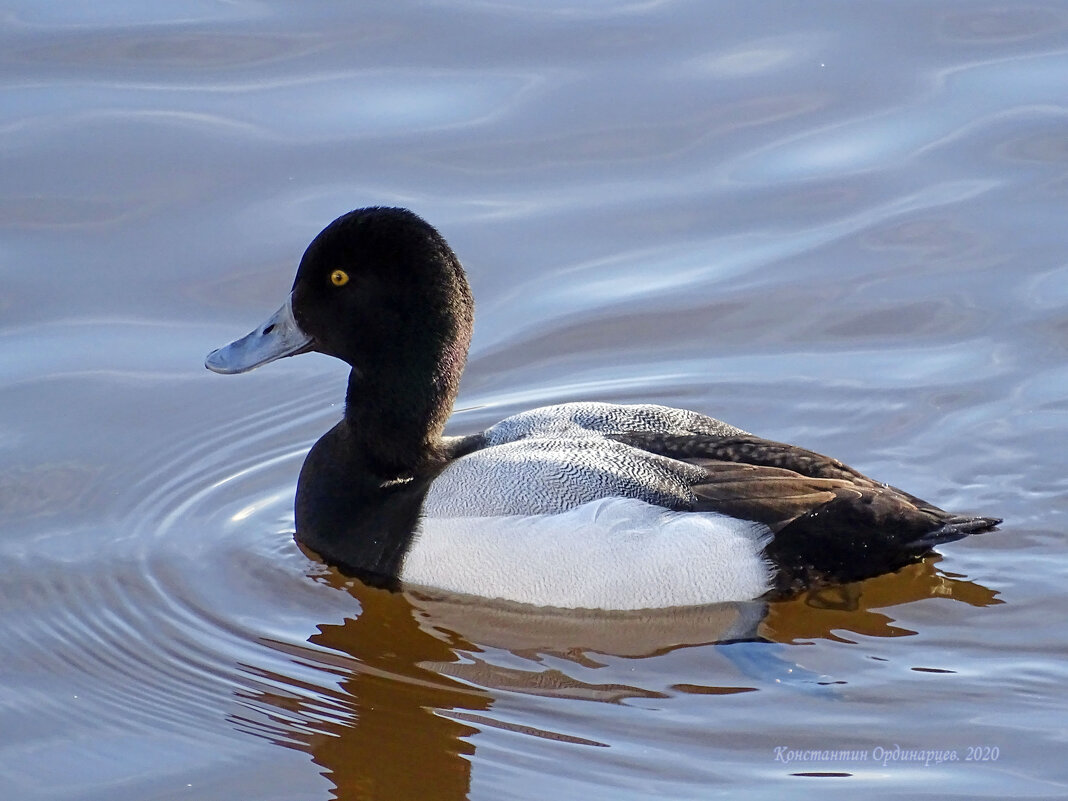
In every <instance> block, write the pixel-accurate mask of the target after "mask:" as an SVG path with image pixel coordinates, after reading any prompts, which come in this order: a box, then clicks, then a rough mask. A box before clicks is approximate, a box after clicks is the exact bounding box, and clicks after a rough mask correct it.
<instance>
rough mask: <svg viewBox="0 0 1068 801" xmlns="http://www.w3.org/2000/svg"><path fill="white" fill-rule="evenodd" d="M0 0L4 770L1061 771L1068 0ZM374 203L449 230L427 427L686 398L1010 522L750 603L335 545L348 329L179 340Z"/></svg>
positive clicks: (642, 777) (392, 780) (488, 795)
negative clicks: (470, 304)
mask: <svg viewBox="0 0 1068 801" xmlns="http://www.w3.org/2000/svg"><path fill="white" fill-rule="evenodd" d="M4 23H5V24H4V28H3V33H2V34H0V39H2V42H0V64H2V67H3V69H2V72H0V76H2V77H0V81H2V83H0V86H2V92H3V94H2V97H3V104H2V106H0V232H2V234H0V342H2V345H0V409H2V410H3V411H2V414H0V522H2V524H3V525H2V527H0V608H2V609H3V615H2V617H0V653H3V659H2V660H0V720H2V725H0V789H2V790H3V793H2V795H3V797H5V798H19V799H138V800H139V801H140V800H142V799H171V798H182V799H195V801H203V800H204V799H223V798H227V799H229V798H235V797H236V798H257V799H326V798H329V797H332V796H336V797H340V798H344V799H355V798H389V799H403V798H420V799H458V798H471V799H498V798H517V799H527V798H531V799H533V798H547V797H563V798H575V797H582V798H591V799H598V798H611V799H631V798H678V799H683V798H701V799H707V798H712V797H720V796H730V797H734V796H736V795H738V794H739V793H744V794H746V795H747V796H749V797H763V796H767V797H776V798H777V797H781V796H782V795H783V794H790V795H791V796H794V797H804V796H819V797H826V796H827V795H828V794H832V793H833V794H837V793H842V794H846V793H848V794H849V795H850V796H852V795H855V794H856V793H857V792H861V793H863V794H865V796H867V797H871V798H890V797H900V796H901V795H905V794H908V795H912V796H921V795H936V796H938V797H969V798H973V797H987V798H1005V797H1028V798H1032V797H1033V798H1061V797H1064V796H1065V795H1066V794H1068V774H1066V772H1065V770H1064V768H1063V767H1062V766H1061V765H1062V758H1063V754H1064V747H1065V730H1064V723H1063V721H1064V717H1065V712H1066V706H1068V704H1066V702H1065V696H1064V692H1063V687H1064V684H1065V681H1066V679H1068V671H1066V669H1065V662H1064V650H1065V649H1064V642H1065V641H1066V639H1068V628H1066V626H1065V623H1064V622H1063V617H1064V615H1063V610H1064V609H1065V601H1066V600H1068V593H1066V591H1065V589H1064V588H1065V583H1066V581H1065V580H1066V578H1068V576H1066V574H1068V560H1066V559H1065V558H1064V556H1063V554H1062V551H1063V547H1062V544H1063V532H1064V530H1065V528H1064V516H1065V512H1066V509H1068V505H1066V502H1065V501H1066V497H1068V492H1066V479H1065V475H1064V466H1063V461H1064V457H1063V446H1064V432H1065V411H1066V409H1068V370H1066V360H1065V353H1066V349H1068V313H1066V304H1068V280H1066V279H1068V274H1066V268H1065V264H1066V263H1068V259H1066V254H1068V247H1066V246H1065V239H1064V234H1063V232H1064V223H1063V220H1064V212H1065V199H1066V197H1068V169H1066V168H1068V147H1066V145H1065V143H1066V142H1068V107H1066V105H1065V101H1064V98H1065V95H1064V79H1063V76H1064V75H1065V74H1066V70H1068V33H1066V27H1068V10H1066V9H1065V7H1064V6H1063V5H1062V4H1049V5H1041V4H1033V5H1023V4H1017V5H998V4H990V3H984V2H960V3H953V2H937V3H900V2H899V3H864V4H837V3H828V2H819V3H808V4H804V6H798V5H795V4H789V3H774V4H767V3H762V4H749V5H744V4H735V3H685V2H661V3H642V2H635V3H630V4H626V3H568V2H563V1H561V2H552V3H539V4H524V3H511V4H510V3H505V2H500V3H497V2H492V1H490V2H466V3H465V2H455V3H449V4H442V3H425V4H420V3H408V2H398V3H393V4H390V5H389V6H388V7H384V6H383V7H381V8H377V7H376V8H372V7H369V6H368V7H361V6H358V5H357V6H354V7H352V8H349V7H339V6H337V5H336V4H331V3H303V4H300V5H299V6H292V5H289V4H282V3H277V2H273V0H265V1H264V2H200V3H183V4H173V5H171V4H153V5H151V6H145V5H143V4H134V3H122V2H112V3H107V4H103V5H100V4H97V5H95V6H85V7H84V8H78V9H75V8H73V7H62V8H61V7H60V6H50V5H47V4H44V5H42V4H38V3H30V2H20V1H19V0H16V1H15V2H13V3H9V4H8V6H7V9H6V11H5V12H4ZM376 203H377V204H400V205H406V206H410V207H412V208H414V209H415V210H416V211H418V212H419V213H420V214H422V215H424V216H425V217H426V218H427V219H429V220H430V221H431V222H432V223H434V224H435V225H436V226H438V227H439V228H440V229H441V230H442V232H443V233H444V234H445V235H446V236H447V237H448V238H449V240H450V242H452V244H453V246H454V247H455V249H456V250H457V252H458V253H459V255H460V257H461V258H462V259H463V261H464V263H465V265H466V267H467V269H468V272H469V275H470V279H471V283H472V285H473V288H474V291H475V295H476V299H477V303H478V309H477V324H476V333H475V341H474V343H473V348H472V354H471V359H470V362H469V367H468V371H467V374H466V376H465V380H464V384H463V389H462V394H461V398H460V401H459V407H460V408H459V411H458V413H457V414H456V417H455V419H454V421H453V424H452V428H451V430H452V431H453V432H454V433H463V432H468V431H473V430H477V429H478V428H480V427H483V426H485V425H487V424H489V423H492V422H494V421H495V420H497V419H499V418H500V417H502V416H505V415H507V414H510V413H513V412H515V411H518V410H521V409H524V408H528V407H530V406H533V405H536V404H542V403H550V402H561V401H568V400H579V399H601V400H610V401H620V402H639V401H645V402H659V403H667V404H672V405H680V406H686V407H690V408H695V409H699V410H702V411H705V412H708V413H711V414H714V415H716V416H719V417H722V418H723V419H726V420H728V421H730V422H732V423H735V424H736V425H739V426H742V427H744V428H746V429H748V430H751V431H754V432H757V433H759V434H761V435H763V436H767V437H771V438H774V439H780V440H787V441H791V442H796V443H798V444H801V445H804V446H807V447H810V448H813V449H816V450H819V451H823V452H826V453H831V454H834V455H836V456H839V457H841V458H843V459H845V460H847V461H848V462H850V463H851V464H853V465H855V466H856V467H858V468H860V469H862V470H864V471H865V472H868V473H871V474H872V475H875V476H876V477H878V478H880V479H881V480H884V481H888V482H892V483H895V484H898V485H901V486H903V487H905V488H907V489H908V490H910V491H912V492H915V493H917V494H919V495H921V496H922V497H925V498H928V499H930V500H931V501H933V502H936V503H938V504H939V505H942V506H945V507H947V508H951V509H954V510H959V511H973V512H977V513H983V514H993V515H999V516H1002V517H1004V518H1005V519H1006V523H1005V525H1004V526H1003V528H1002V530H1001V531H1000V532H999V533H997V534H994V535H990V536H983V537H977V538H973V539H971V540H968V541H964V542H960V543H955V544H953V545H951V546H948V547H946V548H944V549H943V550H944V553H943V555H942V557H941V558H937V557H936V558H931V559H929V560H928V561H926V562H924V563H923V564H919V565H916V566H913V567H911V568H909V569H906V570H904V571H901V572H900V573H898V574H895V575H892V576H884V577H880V578H877V579H873V580H870V581H867V582H864V583H861V584H858V585H850V586H847V587H839V588H827V589H824V590H821V591H818V592H812V593H810V594H808V595H806V596H805V597H802V598H799V599H796V600H794V601H790V602H785V603H777V604H772V605H770V606H769V605H765V604H760V603H752V604H736V605H727V606H723V607H712V608H707V609H696V610H674V611H670V612H659V613H649V614H631V615H579V614H570V615H561V614H551V613H545V612H537V611H532V610H529V609H527V610H524V609H520V608H504V607H500V606H495V605H492V604H485V603H482V604H480V603H472V602H470V601H464V600H462V599H455V598H452V599H450V598H442V597H422V596H418V595H391V594H388V593H385V592H382V591H379V590H372V589H368V588H366V587H364V586H362V585H359V584H358V583H354V582H351V581H347V580H345V579H344V578H343V577H341V576H339V575H338V574H337V573H335V572H333V571H331V570H329V569H327V568H325V567H324V566H323V565H321V564H320V563H318V562H317V561H315V560H314V559H311V558H309V557H308V556H307V555H305V554H304V553H302V552H301V551H300V550H299V549H298V547H297V546H296V545H295V544H294V542H293V540H292V531H293V515H292V506H291V504H292V494H293V489H294V486H295V482H296V475H297V471H298V469H299V466H300V464H301V461H302V459H303V455H304V453H305V452H306V450H307V448H308V447H309V446H310V444H311V443H312V442H314V440H315V439H316V438H317V437H318V436H319V435H320V434H321V433H322V432H323V431H325V430H326V429H327V428H328V427H329V426H330V425H331V424H332V422H333V421H335V420H336V419H337V417H338V415H339V414H340V406H339V405H338V404H339V403H340V401H341V398H342V391H343V380H344V368H343V367H342V366H341V365H339V364H337V363H334V362H331V361H330V360H329V359H326V358H325V357H321V356H303V357H300V358H299V359H291V360H285V361H284V362H282V363H278V364H274V365H271V366H270V367H268V368H264V369H263V370H260V371H257V372H255V373H252V374H250V375H248V376H241V377H237V378H221V377H219V376H215V375H211V374H209V373H207V372H206V371H205V370H204V369H203V367H202V366H201V364H202V359H203V356H204V354H205V353H207V352H208V351H209V350H210V349H212V348H214V347H217V346H218V345H220V344H223V343H225V342H227V341H229V340H230V339H232V338H234V337H236V336H238V335H240V334H243V333H244V332H245V331H246V330H248V329H249V328H251V327H252V326H253V325H254V324H256V323H257V322H259V321H260V320H261V319H262V318H263V317H264V316H265V315H266V314H268V313H270V312H271V311H273V310H274V309H275V308H276V307H277V306H278V304H279V303H280V302H281V299H282V298H283V297H284V294H285V292H286V290H287V289H288V286H289V284H290V281H291V280H292V273H293V270H294V268H295V265H296V262H297V260H298V259H299V256H300V254H301V252H302V251H303V248H304V246H305V245H306V244H307V242H308V241H309V240H310V239H311V237H312V236H314V235H315V233H317V232H318V231H319V229H320V228H321V227H322V226H323V225H324V224H325V223H327V222H328V221H330V220H331V219H333V218H334V217H335V216H337V215H338V214H339V213H342V212H344V211H347V210H348V209H350V208H354V207H358V206H362V205H369V204H376ZM896 748H899V749H902V750H895V749H896ZM777 749H778V750H777ZM994 749H997V750H996V751H995V750H994ZM919 750H923V751H932V752H939V754H940V756H938V757H935V758H933V759H930V760H928V759H926V758H925V760H924V761H921V762H916V761H902V760H901V759H900V756H901V754H902V753H905V754H907V755H908V754H911V753H912V752H913V751H919ZM949 753H952V754H953V756H954V757H955V758H956V761H948V760H950V759H951V758H950V757H949V756H948V754H949ZM995 756H996V758H995ZM969 757H972V759H969ZM939 759H942V760H946V761H938V760H939ZM926 762H930V764H926Z"/></svg>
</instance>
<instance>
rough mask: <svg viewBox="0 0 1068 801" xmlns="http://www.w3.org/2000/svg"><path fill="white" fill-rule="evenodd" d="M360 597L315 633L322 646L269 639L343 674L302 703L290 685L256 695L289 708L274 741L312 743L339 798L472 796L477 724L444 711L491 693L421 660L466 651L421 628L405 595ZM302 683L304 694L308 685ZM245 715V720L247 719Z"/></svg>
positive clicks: (308, 746)
mask: <svg viewBox="0 0 1068 801" xmlns="http://www.w3.org/2000/svg"><path fill="white" fill-rule="evenodd" d="M358 599H359V601H360V606H361V607H362V611H361V613H360V615H359V616H358V617H356V618H351V619H348V620H346V621H345V622H344V623H342V624H340V625H323V626H320V627H319V633H318V634H315V635H313V636H312V637H310V638H309V640H308V641H309V642H310V643H311V644H312V645H313V646H316V648H314V649H296V648H293V647H292V646H289V645H284V644H281V643H271V645H273V646H274V647H277V648H279V649H281V650H286V651H289V652H290V653H291V654H292V656H293V658H294V661H295V662H297V663H298V664H307V663H317V664H318V665H319V666H321V667H325V668H326V669H327V670H329V671H330V672H332V673H334V674H335V675H337V676H338V677H339V686H338V687H337V688H336V689H334V690H332V691H330V692H329V698H327V699H322V698H318V699H315V700H314V701H312V702H310V703H298V702H295V701H294V696H293V695H289V694H282V693H278V692H263V693H262V694H260V695H257V696H254V697H250V698H249V700H252V701H254V702H256V701H258V702H259V704H258V706H260V707H262V705H263V704H266V705H268V706H273V707H276V708H277V709H278V710H281V711H282V712H283V713H284V714H283V715H280V716H279V715H275V716H274V720H275V722H276V723H279V722H281V721H285V722H286V724H288V725H286V724H282V727H281V728H282V731H281V732H280V733H281V734H282V736H281V737H277V738H276V742H278V743H279V744H282V745H287V746H290V747H296V748H300V749H303V750H306V751H308V752H309V753H310V754H311V755H312V758H313V759H314V761H315V762H316V764H318V765H319V766H321V767H322V768H323V773H324V775H325V776H326V777H327V778H328V779H329V780H330V781H331V782H332V783H333V784H334V787H335V788H336V796H337V797H338V798H341V799H349V798H352V799H356V798H359V799H424V798H427V797H428V795H432V797H433V798H439V799H461V798H466V797H467V793H468V789H469V783H470V770H471V763H470V761H469V757H470V756H471V754H472V753H473V752H474V747H473V745H471V743H469V742H468V740H467V738H469V737H470V736H471V735H472V734H474V733H475V732H476V731H477V729H476V728H473V727H471V726H469V725H467V724H465V723H463V722H462V721H461V720H457V719H455V718H454V717H451V716H449V715H448V714H447V713H448V711H449V710H463V711H465V712H468V713H470V712H478V711H483V710H486V709H488V708H489V706H490V703H491V700H492V698H491V696H490V694H489V693H485V692H482V691H479V690H476V689H472V688H470V687H468V686H466V685H464V684H461V683H460V682H458V681H455V680H453V679H451V678H449V677H447V676H444V675H442V674H441V673H439V672H437V671H435V670H433V669H430V668H427V667H424V663H425V662H426V661H427V660H432V661H434V662H440V663H449V662H455V661H456V660H458V659H459V657H458V656H457V654H456V651H455V650H454V648H453V646H452V645H450V643H449V642H447V641H446V640H444V639H441V638H437V637H433V636H431V635H430V634H427V633H426V632H424V631H423V630H422V629H421V628H420V626H419V624H418V622H417V620H416V617H415V615H414V614H413V609H412V607H411V605H410V604H409V603H408V601H407V600H406V599H405V598H404V596H402V595H399V594H396V593H390V592H387V591H385V590H377V589H373V588H369V587H364V586H361V587H360V589H359V592H358ZM465 647H466V649H467V650H473V646H471V645H469V644H466V646H465ZM323 649H325V650H323ZM269 678H270V679H272V680H273V681H274V682H276V683H280V684H282V685H283V686H284V685H285V684H287V683H290V682H292V679H290V678H287V677H286V676H280V675H274V676H271V677H269ZM295 691H296V697H297V698H301V697H307V689H306V688H304V687H297V688H295ZM318 692H319V693H320V694H321V693H322V690H321V689H319V690H318ZM239 723H243V725H242V728H247V726H248V724H249V721H244V722H241V721H239ZM257 727H258V728H260V729H261V730H262V729H263V727H262V725H258V726H257ZM287 729H288V730H287Z"/></svg>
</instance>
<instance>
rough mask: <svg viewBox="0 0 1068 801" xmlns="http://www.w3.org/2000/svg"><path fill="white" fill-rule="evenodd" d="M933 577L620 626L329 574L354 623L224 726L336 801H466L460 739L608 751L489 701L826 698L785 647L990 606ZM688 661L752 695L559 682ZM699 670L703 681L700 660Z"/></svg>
mask: <svg viewBox="0 0 1068 801" xmlns="http://www.w3.org/2000/svg"><path fill="white" fill-rule="evenodd" d="M936 561H937V559H936V558H932V559H928V560H926V561H924V562H921V563H919V564H916V565H912V566H910V567H908V568H906V569H904V570H901V571H899V572H898V573H895V574H892V575H887V576H880V577H877V578H874V579H870V580H868V581H864V582H859V583H855V584H849V585H842V586H834V587H823V588H819V589H813V590H811V591H809V592H806V593H804V594H802V595H800V596H798V597H796V598H793V599H790V600H787V601H779V602H773V603H763V602H750V603H741V604H718V605H715V606H709V607H699V608H680V609H667V610H647V611H643V612H628V613H611V612H588V611H562V610H546V609H538V608H533V607H523V606H519V605H514V604H502V603H498V602H490V601H485V600H480V599H475V598H470V597H461V596H448V595H439V594H430V593H428V592H427V591H425V590H423V591H418V592H416V591H409V592H405V593H394V592H389V591H386V590H380V589H376V588H372V587H368V586H366V585H364V584H362V583H360V582H359V581H355V580H351V579H347V578H345V577H344V576H342V575H340V574H339V573H337V572H336V571H333V570H329V571H326V572H324V573H323V574H321V575H319V576H317V578H318V579H320V580H322V581H323V582H325V583H327V584H329V585H331V586H333V587H335V588H337V589H339V590H346V591H348V592H350V593H351V594H352V595H353V596H354V597H355V599H356V601H358V603H359V606H360V609H361V611H360V614H359V615H358V616H357V617H355V618H349V619H346V620H345V621H344V622H343V623H341V624H330V625H320V626H319V627H318V628H319V633H317V634H315V635H313V636H311V637H310V638H309V639H308V642H309V643H310V645H311V647H306V646H297V645H293V644H287V643H283V642H278V641H272V642H269V643H268V644H269V645H270V646H271V647H272V648H274V649H276V650H279V651H282V652H285V653H286V654H288V655H289V657H290V658H291V659H292V660H293V663H294V665H295V666H297V667H298V669H294V670H292V671H288V672H287V674H286V675H282V674H278V673H266V672H263V671H260V673H259V675H260V676H261V677H262V678H263V679H264V680H265V681H266V682H267V683H269V684H270V685H273V689H271V690H261V691H260V692H258V693H248V692H247V691H243V692H242V698H243V700H244V701H245V702H246V704H245V708H246V709H249V708H251V709H252V710H256V711H258V712H259V713H261V714H262V713H264V712H266V714H267V718H268V719H269V720H270V724H269V725H264V724H263V722H262V720H257V721H256V722H253V717H255V716H249V717H244V716H241V715H239V716H236V717H235V719H234V722H235V723H236V724H237V726H238V727H239V728H240V729H242V730H244V731H253V732H254V733H256V734H259V735H260V736H267V737H268V738H269V739H271V740H272V741H273V742H275V743H277V744H280V745H284V746H287V747H290V748H297V749H300V750H306V751H307V752H309V753H310V754H311V755H312V758H313V760H314V761H315V763H316V764H318V765H319V766H320V767H322V768H323V774H324V775H325V776H326V777H327V778H328V779H329V780H330V781H331V782H332V783H333V785H334V787H335V793H336V796H337V797H338V798H341V799H348V798H360V799H364V798H372V799H377V798H389V799H407V798H419V799H425V798H435V799H461V798H467V797H468V793H469V790H470V781H471V767H472V757H473V755H474V753H475V742H474V741H473V740H472V735H474V734H476V733H478V732H480V731H484V730H486V729H487V728H492V729H505V730H508V731H511V732H515V733H519V734H523V735H529V736H533V737H538V738H542V739H546V740H555V741H563V742H568V743H571V744H574V745H580V746H592V747H598V748H606V747H611V746H612V743H611V739H610V738H605V741H600V740H596V739H590V738H583V737H578V736H574V735H569V734H564V733H560V732H555V731H547V730H545V729H542V728H537V727H534V726H531V725H525V724H516V723H510V722H508V721H506V720H503V719H502V718H503V716H502V715H496V716H495V715H493V714H491V712H490V710H491V707H493V705H494V701H495V699H496V698H500V697H502V695H511V694H517V693H518V694H522V695H534V696H542V697H546V698H555V699H561V700H566V701H599V702H603V703H609V704H623V703H627V702H629V701H633V700H635V699H665V698H668V697H669V694H686V695H701V696H724V697H725V698H726V697H730V696H734V695H738V694H740V693H752V692H756V691H758V690H761V689H765V690H768V689H771V688H772V687H783V686H787V687H792V688H793V691H800V692H802V693H805V694H811V693H812V692H817V693H827V692H834V685H841V684H845V682H843V681H834V680H832V679H829V678H828V677H826V676H822V675H819V674H816V673H813V672H811V671H809V670H807V669H805V668H803V667H801V666H800V665H799V664H797V663H796V662H795V661H794V659H796V658H798V657H799V653H798V652H797V649H796V648H795V647H794V645H793V644H794V643H797V642H798V641H803V640H811V639H814V638H822V639H827V640H835V641H839V642H842V643H849V642H851V641H850V640H849V639H848V638H847V637H845V636H844V635H843V634H842V632H853V633H856V634H859V635H864V636H871V637H897V636H901V635H907V634H913V633H915V632H913V631H910V630H909V629H905V628H901V627H898V626H895V625H893V622H894V620H893V618H892V617H891V616H890V615H889V614H887V610H888V609H890V608H892V607H894V606H898V605H901V604H905V603H911V602H914V601H920V600H924V599H931V598H949V599H952V600H956V601H961V602H963V603H966V604H969V605H972V606H988V605H991V604H998V603H1002V601H1000V600H998V599H997V598H996V593H995V592H994V591H992V590H989V589H987V588H986V587H983V586H981V585H979V584H976V583H974V582H970V581H965V580H961V579H959V578H955V577H952V576H949V575H946V574H942V573H939V572H938V571H937V570H936V569H935V567H934V564H935V562H936ZM697 647H714V648H716V649H717V650H716V653H717V654H718V655H720V656H722V657H725V658H726V660H727V661H728V662H729V663H731V664H732V665H733V666H734V668H736V669H738V670H740V671H741V672H742V673H743V674H744V675H745V676H746V677H747V678H750V679H752V684H753V686H748V685H743V686H737V685H729V684H728V685H723V683H722V682H719V683H709V684H704V683H699V682H678V683H673V684H671V685H670V687H669V688H667V690H668V692H665V691H664V690H663V689H655V688H653V687H649V686H640V684H641V682H636V683H635V684H634V685H629V684H625V683H620V682H611V681H609V682H603V683H594V682H590V681H588V680H584V679H582V678H580V677H579V676H578V675H571V674H572V673H575V674H585V673H587V672H588V671H590V670H597V669H599V668H603V667H605V665H606V663H607V662H608V661H610V659H613V658H615V659H619V658H622V659H625V660H654V659H656V658H658V657H662V656H664V655H666V654H670V653H671V652H672V651H677V650H680V649H687V648H697ZM708 661H709V663H710V665H709V667H710V668H714V667H715V664H712V663H714V658H713V657H712V656H711V655H710V658H709V660H708ZM549 662H551V663H552V664H547V663H549ZM569 666H570V667H569ZM308 667H313V668H317V669H318V670H319V671H324V672H327V673H328V674H330V675H331V676H333V677H337V682H338V683H337V685H336V686H329V687H324V686H321V685H317V684H316V683H315V682H308V683H300V682H298V681H297V680H296V679H295V678H294V677H296V676H299V675H300V674H301V673H302V672H303V671H304V669H306V668H308ZM710 672H715V671H710Z"/></svg>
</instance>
